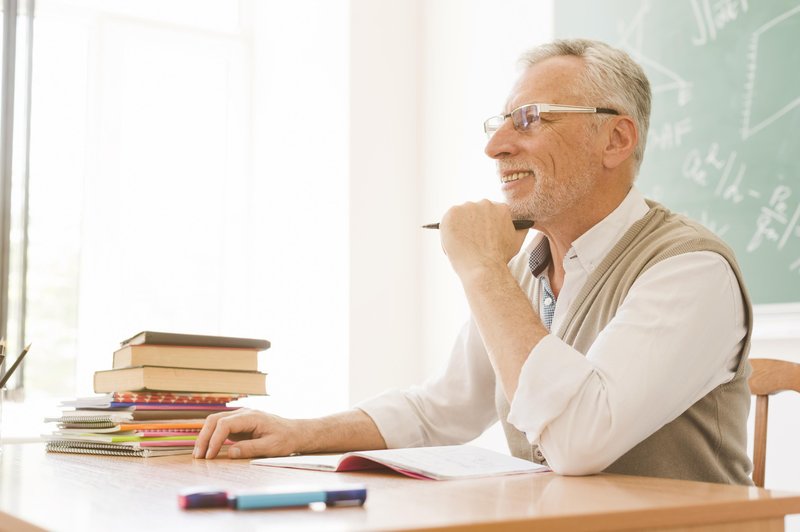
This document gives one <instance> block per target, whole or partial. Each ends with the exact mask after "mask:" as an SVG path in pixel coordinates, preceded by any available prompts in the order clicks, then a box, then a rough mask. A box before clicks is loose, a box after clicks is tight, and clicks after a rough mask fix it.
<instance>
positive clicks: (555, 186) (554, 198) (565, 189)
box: [506, 165, 594, 223]
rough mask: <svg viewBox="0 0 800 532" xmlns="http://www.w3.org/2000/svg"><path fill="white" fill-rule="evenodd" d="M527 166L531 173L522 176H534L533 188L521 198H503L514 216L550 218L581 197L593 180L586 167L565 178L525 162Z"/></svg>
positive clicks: (517, 217) (520, 217) (572, 204)
mask: <svg viewBox="0 0 800 532" xmlns="http://www.w3.org/2000/svg"><path fill="white" fill-rule="evenodd" d="M527 169H528V170H531V171H533V173H534V174H533V175H532V176H528V177H526V178H525V179H533V180H534V183H533V192H531V193H530V194H529V195H527V196H525V197H522V198H516V199H513V198H506V200H507V203H508V206H509V208H510V210H511V215H512V216H513V217H514V218H515V219H525V220H534V221H536V222H539V223H542V222H547V221H549V220H552V219H554V218H556V217H557V216H558V215H559V214H561V213H562V212H564V211H565V210H568V209H569V208H570V207H572V206H574V205H575V204H577V203H578V202H579V201H580V200H582V199H584V198H585V197H586V196H587V195H588V194H589V193H590V191H591V188H592V185H593V183H594V176H593V175H592V173H591V172H590V171H589V168H588V167H583V168H580V169H578V171H577V172H575V173H573V174H572V176H571V177H570V178H568V179H563V178H562V179H558V178H556V177H555V176H554V175H553V174H551V173H548V172H545V171H543V170H542V169H541V168H537V167H536V166H534V165H528V166H527Z"/></svg>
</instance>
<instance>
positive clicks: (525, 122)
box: [483, 103, 619, 138]
mask: <svg viewBox="0 0 800 532" xmlns="http://www.w3.org/2000/svg"><path fill="white" fill-rule="evenodd" d="M542 113H602V114H609V115H618V114H619V111H616V110H614V109H608V108H605V107H581V106H578V105H560V104H556V103H529V104H527V105H521V106H519V107H517V108H516V109H514V110H513V111H511V112H510V113H508V114H505V115H497V116H493V117H491V118H489V119H487V120H486V121H485V122H484V123H483V131H484V132H485V133H486V136H488V137H489V138H492V135H494V133H495V131H497V130H498V129H500V128H501V127H502V126H503V123H504V122H505V121H506V118H509V117H510V118H511V120H512V121H513V122H514V129H516V130H517V131H520V132H522V131H527V130H528V128H529V127H530V126H531V124H533V123H535V122H538V121H539V117H540V116H541V114H542Z"/></svg>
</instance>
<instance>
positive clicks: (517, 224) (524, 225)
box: [422, 220, 534, 230]
mask: <svg viewBox="0 0 800 532" xmlns="http://www.w3.org/2000/svg"><path fill="white" fill-rule="evenodd" d="M533 224H534V221H533V220H514V229H517V230H520V229H530V228H531V227H533ZM422 228H423V229H439V224H438V223H435V224H426V225H423V226H422Z"/></svg>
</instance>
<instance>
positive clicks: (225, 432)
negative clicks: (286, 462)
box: [192, 408, 303, 458]
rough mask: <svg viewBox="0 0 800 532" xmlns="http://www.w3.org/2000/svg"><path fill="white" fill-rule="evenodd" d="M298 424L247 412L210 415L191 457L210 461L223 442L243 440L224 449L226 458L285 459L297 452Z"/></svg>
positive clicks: (242, 410)
mask: <svg viewBox="0 0 800 532" xmlns="http://www.w3.org/2000/svg"><path fill="white" fill-rule="evenodd" d="M302 423H303V421H302V420H292V419H284V418H282V417H279V416H275V415H272V414H267V413H266V412H260V411H256V410H250V409H247V408H243V409H241V410H235V411H232V412H220V413H217V414H211V415H210V416H208V418H206V422H205V425H203V428H202V430H200V434H198V436H197V441H196V442H195V444H194V452H193V453H192V456H194V458H214V457H215V456H217V454H219V451H220V448H221V447H222V445H223V444H224V443H225V440H226V439H231V440H239V439H244V441H239V442H238V443H235V444H233V445H231V446H230V447H228V457H229V458H253V457H257V456H287V455H290V454H292V453H294V452H297V451H298V449H299V448H300V443H301V442H302V441H303V425H302Z"/></svg>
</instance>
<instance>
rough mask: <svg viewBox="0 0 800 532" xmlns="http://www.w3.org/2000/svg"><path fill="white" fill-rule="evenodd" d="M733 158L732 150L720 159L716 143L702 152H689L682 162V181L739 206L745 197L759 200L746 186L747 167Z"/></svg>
mask: <svg viewBox="0 0 800 532" xmlns="http://www.w3.org/2000/svg"><path fill="white" fill-rule="evenodd" d="M737 157H738V154H737V152H736V151H734V150H731V151H730V152H729V153H727V154H725V155H723V154H722V153H721V151H720V145H719V143H717V142H712V143H711V144H710V145H709V147H708V149H706V150H704V151H700V150H698V149H693V150H690V151H689V153H687V154H686V158H685V159H684V161H683V177H684V178H686V179H688V180H689V181H692V182H693V183H695V184H696V185H699V186H701V187H708V186H713V187H714V196H716V197H718V198H721V199H723V200H725V201H730V202H731V203H733V204H738V203H741V202H742V201H744V199H745V197H746V196H749V197H751V198H756V199H758V198H760V197H761V193H760V192H759V191H758V190H756V189H754V188H749V187H747V186H746V183H745V182H744V180H745V172H746V171H747V165H746V164H745V163H744V162H741V161H739V162H737V160H736V159H737Z"/></svg>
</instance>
